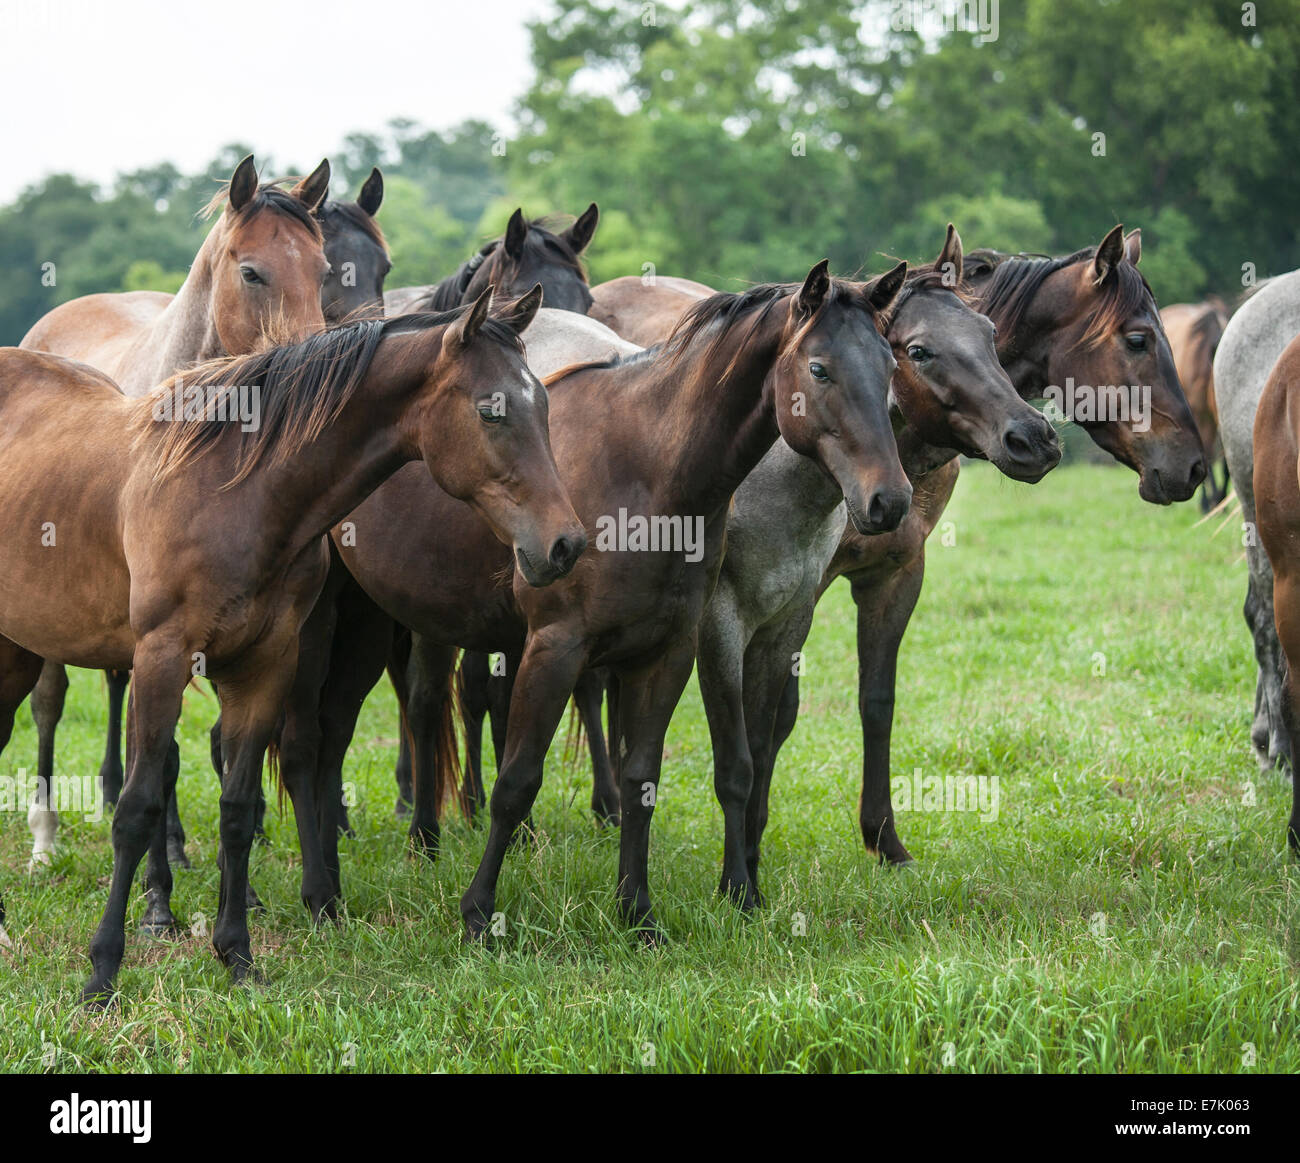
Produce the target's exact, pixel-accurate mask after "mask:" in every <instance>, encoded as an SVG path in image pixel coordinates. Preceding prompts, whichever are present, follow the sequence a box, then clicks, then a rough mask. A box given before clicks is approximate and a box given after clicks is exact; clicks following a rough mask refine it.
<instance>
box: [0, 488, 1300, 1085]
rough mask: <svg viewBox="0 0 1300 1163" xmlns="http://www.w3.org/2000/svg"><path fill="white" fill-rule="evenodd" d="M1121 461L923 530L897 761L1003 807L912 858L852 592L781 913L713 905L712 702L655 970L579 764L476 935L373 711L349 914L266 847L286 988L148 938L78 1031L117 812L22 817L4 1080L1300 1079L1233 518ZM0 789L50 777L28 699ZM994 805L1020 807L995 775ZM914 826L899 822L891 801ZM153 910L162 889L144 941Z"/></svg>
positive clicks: (676, 749) (266, 928)
mask: <svg viewBox="0 0 1300 1163" xmlns="http://www.w3.org/2000/svg"><path fill="white" fill-rule="evenodd" d="M1198 515H1199V511H1198V510H1197V509H1196V508H1195V506H1194V505H1183V506H1180V507H1178V508H1175V509H1157V508H1155V507H1153V506H1149V505H1146V504H1144V503H1142V502H1141V501H1140V500H1139V498H1138V496H1137V482H1136V478H1135V477H1134V476H1133V475H1132V474H1131V473H1129V472H1127V471H1121V470H1117V469H1113V468H1111V469H1101V468H1093V467H1084V466H1079V467H1071V468H1066V469H1062V470H1061V471H1059V472H1057V473H1054V474H1052V475H1051V476H1050V477H1048V478H1047V480H1045V481H1044V482H1043V483H1042V484H1041V485H1040V486H1038V487H1036V488H1032V489H1031V488H1028V487H1025V486H1021V485H1016V484H1012V483H1011V482H1009V481H1006V480H1004V479H1002V478H1000V477H997V476H996V474H994V473H993V472H992V471H991V470H990V469H988V468H987V467H986V466H983V465H980V466H976V467H974V468H971V469H969V470H967V471H966V472H965V473H964V474H963V479H962V481H961V483H960V484H959V486H958V489H957V495H956V497H955V499H954V501H953V504H952V506H951V508H950V510H949V512H948V515H947V516H948V519H950V520H951V522H952V529H951V534H952V536H951V537H950V538H949V540H954V541H955V544H952V545H949V546H944V545H941V544H939V539H938V535H936V538H935V539H934V540H933V541H932V542H931V546H932V548H931V551H930V561H929V578H928V579H927V585H926V590H925V593H924V595H923V596H922V599H921V604H920V607H919V609H918V611H917V614H916V616H915V618H914V619H913V624H912V630H911V632H910V635H909V637H908V638H907V640H906V642H905V643H904V647H903V654H902V659H901V663H900V680H899V699H898V702H899V715H898V721H897V726H896V729H895V739H894V774H895V776H899V775H907V776H910V775H911V773H912V772H913V771H914V770H916V769H920V771H921V773H922V775H923V776H924V775H941V776H943V775H974V776H987V777H992V778H996V780H997V784H996V787H997V789H998V795H999V801H998V809H999V810H998V815H997V819H996V820H988V821H985V820H981V818H980V816H979V815H978V814H976V813H970V812H955V811H929V812H927V811H912V812H908V813H906V814H900V824H899V832H900V834H901V835H902V837H903V839H904V841H905V843H906V844H907V845H908V847H909V848H910V849H911V851H912V854H913V855H914V856H916V857H917V864H916V865H915V867H913V868H911V869H907V870H903V871H890V870H887V869H882V868H880V867H878V866H877V865H876V864H875V863H874V862H872V861H871V860H869V859H868V857H867V856H866V854H865V852H864V850H863V847H862V843H861V839H860V837H859V835H858V833H857V829H856V823H855V820H856V803H857V796H858V788H859V784H860V778H861V759H860V751H861V744H860V739H859V735H858V726H857V719H856V668H855V657H854V632H853V626H854V620H853V606H852V602H851V601H850V599H849V595H848V591H847V588H846V587H843V586H838V587H836V588H835V589H834V590H833V591H832V593H831V594H830V595H829V596H828V598H827V600H826V601H825V602H824V603H823V604H822V606H821V608H820V609H819V611H818V616H817V622H816V625H815V628H814V630H813V634H812V638H811V640H810V642H809V644H808V647H807V651H806V656H807V662H806V675H805V679H804V683H803V696H804V706H803V712H802V715H801V718H800V721H799V726H798V728H797V729H796V732H795V735H794V737H793V738H792V739H791V741H790V743H789V744H788V746H787V748H786V750H785V752H784V753H783V756H782V762H781V765H780V767H779V769H778V771H777V776H776V780H775V784H774V788H773V797H772V799H773V811H772V822H771V824H770V826H769V829H768V833H767V839H766V844H765V848H764V857H765V880H764V890H765V892H766V893H767V895H768V897H769V904H768V907H767V908H766V909H765V910H764V911H763V912H762V913H761V914H760V915H758V916H757V917H755V918H753V919H750V920H744V919H742V918H741V917H739V916H738V915H736V913H735V912H734V911H733V909H732V908H731V906H730V905H728V904H726V903H724V902H721V901H719V900H718V899H717V898H716V897H715V890H716V885H717V876H718V867H719V861H720V855H721V837H722V830H721V818H720V814H719V812H718V810H717V808H716V806H715V803H714V799H713V793H712V773H711V766H710V759H709V755H710V753H709V739H708V732H707V729H706V726H705V721H704V715H703V711H702V709H701V706H700V702H699V696H698V692H697V690H696V688H695V686H694V683H692V686H691V688H690V689H689V690H688V691H687V694H686V696H685V698H684V699H683V701H682V705H681V707H680V708H679V709H678V713H677V716H676V718H675V719H674V722H673V727H672V731H671V733H670V736H669V744H668V750H667V756H666V762H665V767H664V779H663V783H662V784H661V787H660V799H659V807H658V810H657V811H656V813H655V821H654V838H653V845H652V849H651V875H652V887H653V890H654V892H655V893H656V897H657V906H658V913H659V917H660V920H661V921H662V922H663V924H664V925H665V927H666V928H667V930H668V932H669V934H670V936H671V938H672V940H671V942H670V943H669V944H668V945H667V946H665V947H664V948H662V949H659V950H656V951H649V952H647V951H643V950H641V949H639V948H637V947H636V946H634V944H633V942H632V941H630V940H629V939H628V937H627V936H626V935H625V933H624V932H623V931H622V928H621V926H620V924H619V923H618V921H617V919H616V916H615V913H614V909H613V887H614V874H615V868H616V860H617V837H616V836H615V835H612V834H602V833H600V832H599V831H598V830H597V829H596V828H595V826H594V824H593V823H592V822H591V821H590V820H589V819H588V816H587V813H586V811H585V805H586V802H587V799H588V795H589V786H588V775H587V770H586V767H585V764H580V765H577V766H570V765H569V764H567V763H566V762H565V759H564V756H563V755H562V753H561V751H562V749H561V747H560V746H559V745H558V744H557V746H556V747H555V748H553V750H552V755H551V762H550V764H549V766H548V773H547V781H546V784H545V787H544V789H543V792H542V795H541V797H540V799H539V802H538V806H537V809H536V813H535V818H536V820H537V823H538V825H539V827H540V831H541V835H540V840H539V843H538V844H537V845H536V847H535V848H533V849H532V850H530V851H525V852H520V853H517V854H516V855H514V856H513V857H512V859H511V860H510V861H509V862H508V863H507V865H506V870H505V873H504V875H503V878H502V882H501V890H500V895H499V898H498V903H499V907H500V908H501V909H502V910H503V911H504V912H505V914H506V917H507V922H508V931H507V935H506V936H505V937H504V938H503V939H500V940H499V941H498V943H497V945H496V946H495V947H494V948H493V949H491V950H485V949H479V948H472V949H464V948H462V947H461V945H460V919H459V914H458V912H457V908H456V904H457V900H458V897H459V894H460V892H461V891H462V890H463V889H464V887H465V886H466V885H467V883H468V882H469V879H470V877H471V875H472V872H473V868H474V866H475V863H476V861H477V858H478V856H479V854H480V852H481V847H482V840H483V837H482V834H481V833H477V832H474V831H472V830H471V829H469V828H468V827H466V826H465V825H463V824H460V823H456V822H453V823H452V824H451V826H450V827H449V828H448V830H447V832H446V833H445V841H444V850H443V854H442V857H441V859H440V860H439V862H438V863H437V865H436V866H435V865H430V864H429V863H427V862H425V861H423V860H420V859H414V858H412V857H409V856H408V855H406V852H405V850H404V828H403V826H402V825H401V824H399V823H398V822H397V821H396V820H395V819H394V817H393V813H392V803H393V791H394V784H393V780H392V774H391V772H392V767H393V761H394V757H395V754H396V749H395V739H394V735H395V730H396V728H395V711H394V705H393V700H392V697H391V695H390V693H389V692H388V690H387V689H386V688H384V689H381V690H379V691H377V692H376V693H375V694H374V695H373V696H372V698H371V701H370V703H369V704H368V706H367V708H366V713H365V716H364V718H363V721H362V725H361V729H360V731H359V733H358V740H357V743H356V744H355V746H354V749H353V752H352V754H351V756H350V760H349V768H348V771H347V774H346V778H348V779H351V780H354V781H355V782H356V784H357V786H358V788H359V794H360V805H359V807H358V808H356V809H354V811H353V814H352V818H353V821H354V823H355V824H356V826H357V830H358V835H357V837H356V839H354V840H351V841H345V842H344V846H343V876H344V888H345V892H346V893H347V918H346V922H345V924H344V925H343V926H342V927H341V928H339V929H337V930H336V929H333V928H330V929H328V930H313V929H312V928H311V927H310V926H309V924H308V921H307V915H306V912H305V910H304V909H303V907H302V905H301V904H300V903H299V900H298V871H299V861H298V857H297V853H296V838H295V834H294V830H293V824H292V817H291V815H290V814H288V813H287V812H286V814H285V815H283V816H281V815H280V814H279V813H278V812H277V811H276V810H275V809H274V808H272V809H271V810H270V812H269V813H268V821H267V826H268V832H269V837H270V843H269V845H268V846H264V847H259V848H258V849H257V850H256V851H255V853H254V858H253V875H254V880H255V883H256V885H257V887H258V889H259V891H260V892H261V895H262V897H263V899H264V900H265V901H266V903H267V906H268V908H267V911H266V912H265V913H263V914H261V915H259V916H256V917H255V918H254V925H253V940H254V950H255V954H256V956H257V957H258V958H259V960H260V967H261V969H262V971H263V973H264V974H265V983H264V984H263V985H261V986H258V987H255V988H251V989H235V988H232V987H231V986H230V985H229V983H228V981H227V977H226V973H225V971H224V970H223V969H222V967H221V966H220V964H219V963H218V962H217V961H216V960H215V958H214V957H213V956H212V952H211V947H210V945H209V943H208V941H207V940H206V939H205V938H200V937H197V936H190V937H187V938H186V939H184V940H177V941H175V942H163V943H159V942H154V941H146V940H144V939H143V938H141V937H139V936H136V935H134V934H129V936H128V945H127V953H126V960H125V963H124V966H123V972H122V973H121V975H120V978H119V985H120V988H121V990H122V995H121V1003H122V1004H121V1006H120V1008H119V1009H118V1010H117V1011H116V1012H113V1013H110V1014H109V1015H108V1016H106V1017H92V1016H89V1015H86V1014H84V1013H82V1012H81V1011H80V1010H79V1008H78V1007H77V1005H76V999H77V991H78V988H79V986H80V984H81V981H82V979H83V978H84V976H85V974H86V971H87V968H88V962H87V960H86V956H85V949H86V945H87V942H88V940H89V936H90V933H91V930H92V929H93V927H94V925H95V923H96V921H97V919H98V915H99V911H100V909H101V907H102V905H103V903H104V897H105V891H106V886H107V878H108V871H109V864H110V849H109V844H108V823H107V821H103V822H99V823H91V822H88V821H85V820H82V819H80V818H75V817H65V822H64V828H63V831H62V833H61V845H62V846H61V853H60V855H59V857H58V858H57V860H56V862H55V865H54V867H53V868H52V869H49V870H46V871H44V872H42V873H40V874H38V875H37V876H35V877H32V878H27V877H25V876H24V875H23V874H22V872H21V869H23V868H24V867H25V864H26V860H27V851H28V844H29V840H28V832H27V828H26V825H25V821H24V819H23V818H22V817H21V816H19V815H9V816H7V817H5V818H4V819H3V833H2V834H0V843H2V845H3V852H2V854H0V867H3V869H4V870H5V872H4V875H3V882H2V883H3V888H4V895H5V898H6V903H7V905H8V910H9V930H10V933H11V935H12V936H13V938H14V940H15V943H16V946H17V953H16V955H12V956H11V955H6V954H4V953H0V1061H2V1062H3V1064H4V1068H5V1069H7V1070H23V1071H39V1070H42V1069H47V1068H48V1069H54V1070H79V1069H90V1070H109V1071H177V1070H191V1071H230V1070H234V1071H246V1070H272V1071H274V1070H293V1071H299V1070H301V1071H344V1070H349V1069H351V1070H357V1071H384V1070H419V1071H439V1070H447V1071H462V1070H601V1071H641V1070H649V1071H677V1070H703V1069H709V1070H751V1071H775V1070H792V1071H811V1070H829V1069H835V1070H891V1071H915V1072H921V1071H926V1072H930V1071H985V1070H1001V1071H1209V1070H1215V1071H1239V1070H1254V1071H1265V1070H1268V1071H1289V1072H1294V1071H1297V1070H1300V1044H1297V1042H1296V1040H1295V1038H1294V1036H1293V1032H1294V1028H1295V1024H1296V1019H1297V999H1298V996H1300V986H1298V985H1297V978H1296V968H1297V962H1298V960H1300V929H1298V928H1297V921H1298V920H1300V868H1298V867H1297V866H1296V864H1295V863H1293V862H1291V861H1289V860H1288V858H1287V856H1286V854H1285V847H1284V842H1283V831H1284V827H1285V821H1286V816H1287V813H1288V807H1289V803H1290V788H1289V786H1287V785H1286V784H1285V783H1284V782H1283V781H1282V780H1281V779H1280V778H1279V777H1277V776H1273V775H1269V776H1261V775H1260V774H1259V773H1258V772H1257V770H1256V768H1255V766H1254V763H1253V760H1252V759H1251V757H1250V754H1249V749H1248V728H1249V717H1250V710H1251V702H1252V695H1253V690H1254V667H1253V660H1252V658H1251V652H1250V644H1249V640H1248V638H1247V636H1246V633H1245V627H1244V624H1243V622H1242V620H1241V614H1240V608H1241V602H1242V598H1243V596H1244V588H1245V565H1244V562H1242V561H1241V560H1239V558H1240V553H1241V549H1240V544H1239V538H1238V535H1237V533H1236V531H1235V526H1234V527H1230V528H1228V529H1225V530H1224V531H1223V532H1222V533H1220V534H1219V535H1218V536H1212V531H1213V529H1214V524H1208V525H1201V526H1200V527H1199V528H1193V525H1194V524H1195V521H1196V518H1197V516H1198ZM214 714H215V710H214V707H213V705H212V703H211V701H210V700H207V699H205V698H204V697H203V696H201V695H199V694H198V693H197V692H191V693H190V696H189V698H188V702H187V707H186V711H185V715H184V719H183V724H182V726H183V732H184V734H183V739H182V772H181V784H180V796H181V805H182V810H183V812H184V815H185V821H186V825H187V828H188V831H189V833H190V844H189V851H190V855H191V858H192V859H193V861H194V868H193V870H192V871H183V870H182V871H179V872H178V873H177V877H176V892H175V896H174V900H173V905H174V907H175V909H176V912H177V915H178V917H180V918H182V919H183V920H185V921H186V922H187V923H189V922H191V921H194V920H195V919H196V917H197V915H198V914H206V916H207V917H209V918H210V917H212V916H213V915H214V913H215V909H216V901H217V870H216V850H215V837H216V834H217V816H216V788H215V782H214V779H213V777H212V774H211V772H210V770H209V768H208V765H207V737H206V732H207V728H208V725H209V724H210V722H211V720H212V719H213V717H214ZM103 716H104V709H103V692H102V681H101V679H100V678H99V677H98V676H97V675H94V674H88V673H85V672H78V673H77V674H76V675H75V676H74V679H73V689H72V694H71V697H70V701H69V711H68V714H67V717H66V718H65V721H64V729H63V731H62V733H61V735H60V752H59V756H60V770H61V771H62V772H66V773H84V772H93V771H95V770H97V768H98V760H99V755H100V748H101V740H102V730H103ZM20 720H21V723H20V727H19V730H18V731H17V732H16V734H15V737H14V740H13V742H12V743H11V745H10V747H9V748H8V750H7V751H6V752H5V754H4V756H3V757H0V774H14V773H15V772H16V771H17V770H18V769H19V768H21V767H34V763H35V747H36V738H35V731H34V729H33V727H32V725H31V719H30V716H29V715H28V714H27V712H26V711H23V712H20ZM990 786H993V785H990ZM896 802H897V800H896ZM142 911H143V900H142V899H141V898H140V897H139V895H138V881H137V898H136V900H135V902H134V906H133V911H132V924H134V922H135V921H136V920H137V919H138V917H139V916H140V914H141V913H142Z"/></svg>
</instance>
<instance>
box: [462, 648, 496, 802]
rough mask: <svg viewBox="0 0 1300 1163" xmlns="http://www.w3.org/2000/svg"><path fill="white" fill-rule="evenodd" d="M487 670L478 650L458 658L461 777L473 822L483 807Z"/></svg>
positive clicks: (489, 697) (487, 660)
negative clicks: (462, 745)
mask: <svg viewBox="0 0 1300 1163" xmlns="http://www.w3.org/2000/svg"><path fill="white" fill-rule="evenodd" d="M491 669H492V662H491V659H490V658H489V656H488V655H486V654H484V653H483V652H482V651H479V650H467V651H465V653H464V654H463V655H462V656H461V660H460V671H459V674H458V681H459V683H460V707H461V722H462V723H463V724H464V727H465V770H464V775H463V778H464V781H465V784H464V786H465V799H466V802H467V803H468V804H469V818H470V820H471V821H475V820H477V818H478V814H479V812H481V811H482V810H483V807H484V806H485V805H486V804H487V793H486V792H485V791H484V790H483V720H484V719H485V718H487V714H488V708H489V705H490V703H491V701H492V695H491V691H490V689H489V687H488V684H489V682H490V681H491ZM498 758H499V756H498Z"/></svg>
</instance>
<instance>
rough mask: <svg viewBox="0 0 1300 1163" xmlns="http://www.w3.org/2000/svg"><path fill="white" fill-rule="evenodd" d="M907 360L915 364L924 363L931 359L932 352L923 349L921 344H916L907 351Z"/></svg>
mask: <svg viewBox="0 0 1300 1163" xmlns="http://www.w3.org/2000/svg"><path fill="white" fill-rule="evenodd" d="M907 358H908V359H910V360H911V361H912V362H913V363H924V362H925V361H926V360H927V359H929V358H930V352H929V349H927V348H924V347H922V346H921V345H920V344H919V343H914V344H912V346H911V347H909V348H908V349H907Z"/></svg>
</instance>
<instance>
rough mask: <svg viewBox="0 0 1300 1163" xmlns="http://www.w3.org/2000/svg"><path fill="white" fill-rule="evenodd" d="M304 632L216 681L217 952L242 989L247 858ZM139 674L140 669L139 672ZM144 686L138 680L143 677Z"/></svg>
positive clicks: (272, 641) (246, 956)
mask: <svg viewBox="0 0 1300 1163" xmlns="http://www.w3.org/2000/svg"><path fill="white" fill-rule="evenodd" d="M297 647H298V643H297V633H296V632H293V633H279V634H276V635H274V636H273V637H270V638H268V639H266V640H264V641H263V642H261V643H259V644H258V645H257V646H256V647H254V648H253V649H252V650H250V651H249V652H247V653H246V654H245V655H244V656H243V657H242V658H241V659H240V662H239V666H238V668H237V670H236V671H235V672H234V673H229V674H225V675H222V676H220V677H218V678H217V680H216V682H215V685H216V688H217V694H218V696H219V697H220V699H221V719H222V735H221V755H222V759H223V762H224V764H225V778H224V779H223V781H222V784H221V893H220V903H219V905H218V907H217V921H216V924H215V925H214V926H213V929H212V947H213V948H214V949H215V950H216V952H217V956H218V957H220V958H221V960H222V962H223V964H224V965H225V966H226V968H227V969H229V970H230V973H231V977H232V978H233V980H234V981H235V982H236V983H238V982H241V981H243V980H244V979H245V978H246V977H247V976H248V974H249V972H250V971H251V970H252V968H253V951H252V944H251V940H250V937H249V933H248V855H249V851H250V850H251V848H252V845H253V825H254V820H255V815H256V808H257V791H258V788H259V787H260V786H261V782H262V762H263V759H264V758H265V756H266V749H267V746H268V745H269V744H270V742H271V738H272V735H273V734H274V732H275V727H276V724H277V722H278V721H279V718H280V714H281V711H282V709H283V707H284V703H285V700H286V699H287V698H288V696H289V692H290V689H291V688H292V686H293V681H294V670H295V666H296V663H297V654H298V650H297ZM138 673H139V672H138V671H137V674H138ZM136 681H137V684H138V682H139V679H138V678H137V680H136Z"/></svg>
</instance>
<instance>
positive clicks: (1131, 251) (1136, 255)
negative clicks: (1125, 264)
mask: <svg viewBox="0 0 1300 1163" xmlns="http://www.w3.org/2000/svg"><path fill="white" fill-rule="evenodd" d="M1124 257H1125V258H1126V259H1128V261H1129V262H1131V263H1132V264H1133V265H1134V266H1137V265H1138V263H1140V262H1141V261H1142V231H1141V229H1138V230H1133V231H1130V232H1129V233H1128V234H1126V235H1125V236H1124Z"/></svg>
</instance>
